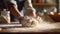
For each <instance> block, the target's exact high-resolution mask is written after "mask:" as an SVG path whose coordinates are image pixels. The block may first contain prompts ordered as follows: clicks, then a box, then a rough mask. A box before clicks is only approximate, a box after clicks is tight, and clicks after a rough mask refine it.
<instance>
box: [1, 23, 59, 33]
mask: <svg viewBox="0 0 60 34" xmlns="http://www.w3.org/2000/svg"><path fill="white" fill-rule="evenodd" d="M6 25H7V24H6ZM6 25H5V26H4V25H0V27H1V26H4V27H6ZM11 25H13V26H12V27H10V26H11ZM16 25H17V26H18V27H14V26H16ZM8 26H9V25H8ZM8 26H7V27H8ZM10 26H9V27H10V28H9V27H8V28H3V30H1V29H0V30H1V31H0V32H19V33H20V32H60V23H40V25H36V26H34V27H21V24H10Z"/></svg>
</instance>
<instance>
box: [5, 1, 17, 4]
mask: <svg viewBox="0 0 60 34" xmlns="http://www.w3.org/2000/svg"><path fill="white" fill-rule="evenodd" d="M5 2H6V3H7V4H8V3H11V4H16V1H15V0H5Z"/></svg>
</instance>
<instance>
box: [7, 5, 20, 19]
mask: <svg viewBox="0 0 60 34" xmlns="http://www.w3.org/2000/svg"><path fill="white" fill-rule="evenodd" d="M8 9H9V10H10V12H11V14H12V15H14V16H15V17H16V18H17V19H19V17H21V15H20V12H19V10H18V9H17V6H16V5H9V7H8Z"/></svg>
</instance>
